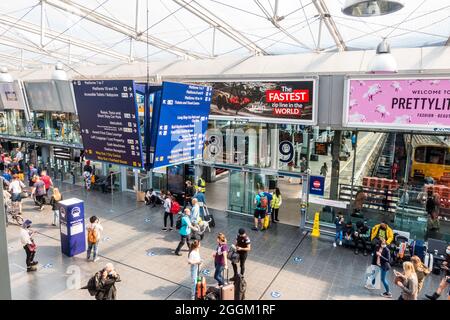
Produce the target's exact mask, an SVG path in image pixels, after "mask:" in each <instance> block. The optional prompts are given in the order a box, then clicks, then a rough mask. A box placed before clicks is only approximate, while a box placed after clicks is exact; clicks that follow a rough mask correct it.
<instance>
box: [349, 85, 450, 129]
mask: <svg viewBox="0 0 450 320" xmlns="http://www.w3.org/2000/svg"><path fill="white" fill-rule="evenodd" d="M343 122H344V126H347V127H361V128H373V129H383V128H385V129H406V130H408V131H411V130H421V131H434V132H439V131H447V132H448V131H450V79H449V78H426V77H424V78H397V79H394V78H389V79H387V78H370V79H367V78H366V79H349V80H348V81H347V94H346V101H345V108H344V121H343Z"/></svg>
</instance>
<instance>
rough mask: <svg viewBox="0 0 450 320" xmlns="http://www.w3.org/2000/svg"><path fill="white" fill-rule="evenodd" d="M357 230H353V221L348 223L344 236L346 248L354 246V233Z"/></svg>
mask: <svg viewBox="0 0 450 320" xmlns="http://www.w3.org/2000/svg"><path fill="white" fill-rule="evenodd" d="M354 232H355V229H354V228H353V223H352V222H351V221H347V223H346V224H345V226H344V230H343V234H344V247H349V246H350V245H352V244H353V233H354Z"/></svg>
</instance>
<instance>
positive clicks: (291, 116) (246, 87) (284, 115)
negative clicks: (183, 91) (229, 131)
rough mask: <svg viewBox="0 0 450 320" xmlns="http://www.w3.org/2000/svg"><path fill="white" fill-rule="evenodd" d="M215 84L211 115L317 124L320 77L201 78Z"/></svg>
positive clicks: (203, 83)
mask: <svg viewBox="0 0 450 320" xmlns="http://www.w3.org/2000/svg"><path fill="white" fill-rule="evenodd" d="M199 84H201V85H209V86H211V87H212V88H213V96H212V101H211V119H225V120H226V119H230V118H233V119H234V118H237V117H238V118H239V119H248V120H258V121H267V122H275V123H296V124H315V122H316V102H315V100H316V80H314V79H310V80H292V81H242V82H238V81H226V82H201V83H199Z"/></svg>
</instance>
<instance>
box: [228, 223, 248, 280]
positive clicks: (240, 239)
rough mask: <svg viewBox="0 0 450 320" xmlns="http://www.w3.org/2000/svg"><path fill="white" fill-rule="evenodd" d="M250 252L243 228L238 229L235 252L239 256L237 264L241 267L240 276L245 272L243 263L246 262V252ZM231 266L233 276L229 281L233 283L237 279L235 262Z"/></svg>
mask: <svg viewBox="0 0 450 320" xmlns="http://www.w3.org/2000/svg"><path fill="white" fill-rule="evenodd" d="M250 250H251V244H250V238H249V237H248V236H247V234H246V233H245V229H244V228H240V229H239V232H238V235H237V237H236V252H237V253H238V254H239V264H240V265H241V272H240V275H241V276H243V275H244V272H245V261H246V260H247V255H248V252H249V251H250ZM231 265H232V266H233V271H234V275H233V277H232V278H231V279H230V280H231V281H235V280H236V279H237V277H238V267H237V263H236V262H233V261H232V262H231Z"/></svg>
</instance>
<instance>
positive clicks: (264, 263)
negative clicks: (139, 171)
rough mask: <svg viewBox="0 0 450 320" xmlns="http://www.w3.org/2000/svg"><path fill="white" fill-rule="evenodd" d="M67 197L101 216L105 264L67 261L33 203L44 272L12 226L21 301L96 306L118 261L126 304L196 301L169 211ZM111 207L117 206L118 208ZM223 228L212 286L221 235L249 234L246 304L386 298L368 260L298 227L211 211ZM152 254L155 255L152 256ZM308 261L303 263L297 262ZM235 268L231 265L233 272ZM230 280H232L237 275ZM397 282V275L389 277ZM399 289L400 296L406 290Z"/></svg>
mask: <svg viewBox="0 0 450 320" xmlns="http://www.w3.org/2000/svg"><path fill="white" fill-rule="evenodd" d="M61 190H62V191H63V195H64V197H65V198H66V199H67V198H70V197H77V198H80V199H83V200H85V208H86V209H85V210H86V218H88V217H89V216H91V215H93V214H95V215H97V216H99V217H100V219H101V222H102V224H103V226H104V233H103V235H102V239H103V241H102V242H101V244H100V257H101V259H100V261H99V262H96V263H93V262H86V260H85V259H84V258H85V257H84V255H79V256H77V257H73V258H68V257H66V256H63V255H62V254H61V249H60V245H59V229H58V228H55V227H52V226H51V225H50V223H51V219H52V213H51V210H50V208H49V207H47V208H46V209H45V210H44V211H42V212H39V211H37V210H35V209H34V207H33V205H32V203H31V201H30V200H25V202H24V208H25V209H24V216H25V217H27V218H30V219H31V220H33V222H34V229H35V230H36V231H38V232H39V234H38V235H37V236H36V237H35V240H36V242H37V244H38V246H39V247H38V253H37V260H39V262H40V264H39V271H38V272H36V273H31V274H30V273H27V272H26V271H25V267H24V266H25V253H24V250H23V249H22V247H21V245H20V244H19V228H18V227H17V226H13V225H10V226H9V227H8V230H7V233H8V247H9V262H10V273H11V281H12V291H13V292H12V293H13V298H14V299H93V297H91V296H90V295H89V293H88V292H87V291H86V290H80V289H78V288H79V287H80V285H81V286H83V285H85V284H86V282H87V280H88V279H89V277H90V276H91V275H92V274H93V273H94V272H96V271H98V270H100V269H101V268H102V267H103V265H104V264H105V263H106V262H112V263H114V265H115V266H116V269H117V271H118V272H119V273H120V275H121V277H122V282H121V283H118V284H117V288H118V297H119V299H188V298H189V296H190V287H189V282H190V280H189V267H188V264H187V261H186V260H187V257H186V255H187V252H186V251H182V253H183V256H182V257H178V256H175V255H173V254H172V250H173V249H174V248H175V247H176V245H177V242H178V235H177V232H176V231H172V232H162V231H160V228H161V226H162V217H163V213H162V209H161V208H155V209H152V208H149V207H146V206H144V205H143V204H142V203H136V201H135V196H134V194H129V193H117V194H115V199H114V200H113V202H111V195H104V194H102V193H99V192H92V193H87V192H86V191H85V190H83V189H81V188H80V187H78V186H73V185H69V184H63V185H62V186H61ZM111 203H112V205H111ZM212 211H213V213H214V215H215V218H216V228H215V229H213V232H212V233H211V234H207V235H206V236H205V239H204V240H203V242H202V248H201V255H202V258H203V259H204V260H205V266H204V269H208V270H209V274H208V275H206V277H207V282H208V283H209V284H211V285H213V284H214V283H215V281H214V279H213V278H212V276H213V273H214V270H213V269H214V268H213V261H212V252H213V250H214V246H215V234H216V233H217V232H219V231H221V232H225V234H226V235H227V236H228V238H229V240H230V241H231V240H233V238H234V237H235V235H236V233H237V230H238V229H239V228H240V227H244V228H246V229H247V230H248V233H249V235H250V237H251V240H252V251H251V253H250V255H249V259H248V260H247V265H246V269H247V271H246V275H245V276H246V280H247V283H248V290H247V299H274V298H273V297H272V295H274V296H276V293H278V294H279V295H280V297H279V298H278V299H321V300H322V299H382V298H381V297H380V296H379V292H368V291H367V290H366V289H364V288H363V284H364V274H365V269H366V267H367V266H368V264H369V257H363V256H362V255H359V256H355V255H354V254H353V253H352V252H351V251H350V250H347V249H343V248H333V247H332V246H331V240H330V239H327V238H320V239H311V238H310V237H309V235H307V234H303V232H302V231H301V230H299V229H298V228H297V227H294V226H289V225H281V224H278V225H276V226H272V228H271V229H270V230H268V231H266V232H254V231H251V230H250V228H251V220H250V219H248V218H245V217H236V216H227V215H226V214H225V213H223V212H222V211H218V210H212ZM148 252H153V253H154V254H155V255H153V256H149V255H147V253H148ZM299 259H301V261H298V260H299ZM230 269H231V266H230ZM230 276H231V275H230ZM390 279H391V281H392V274H390ZM438 281H439V277H437V276H434V275H432V276H430V277H429V279H427V281H426V285H425V288H424V290H423V293H426V292H432V291H433V289H434V288H435V287H436V286H437V284H438ZM392 287H393V292H394V297H397V296H398V295H399V290H398V289H397V288H395V287H394V286H392Z"/></svg>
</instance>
